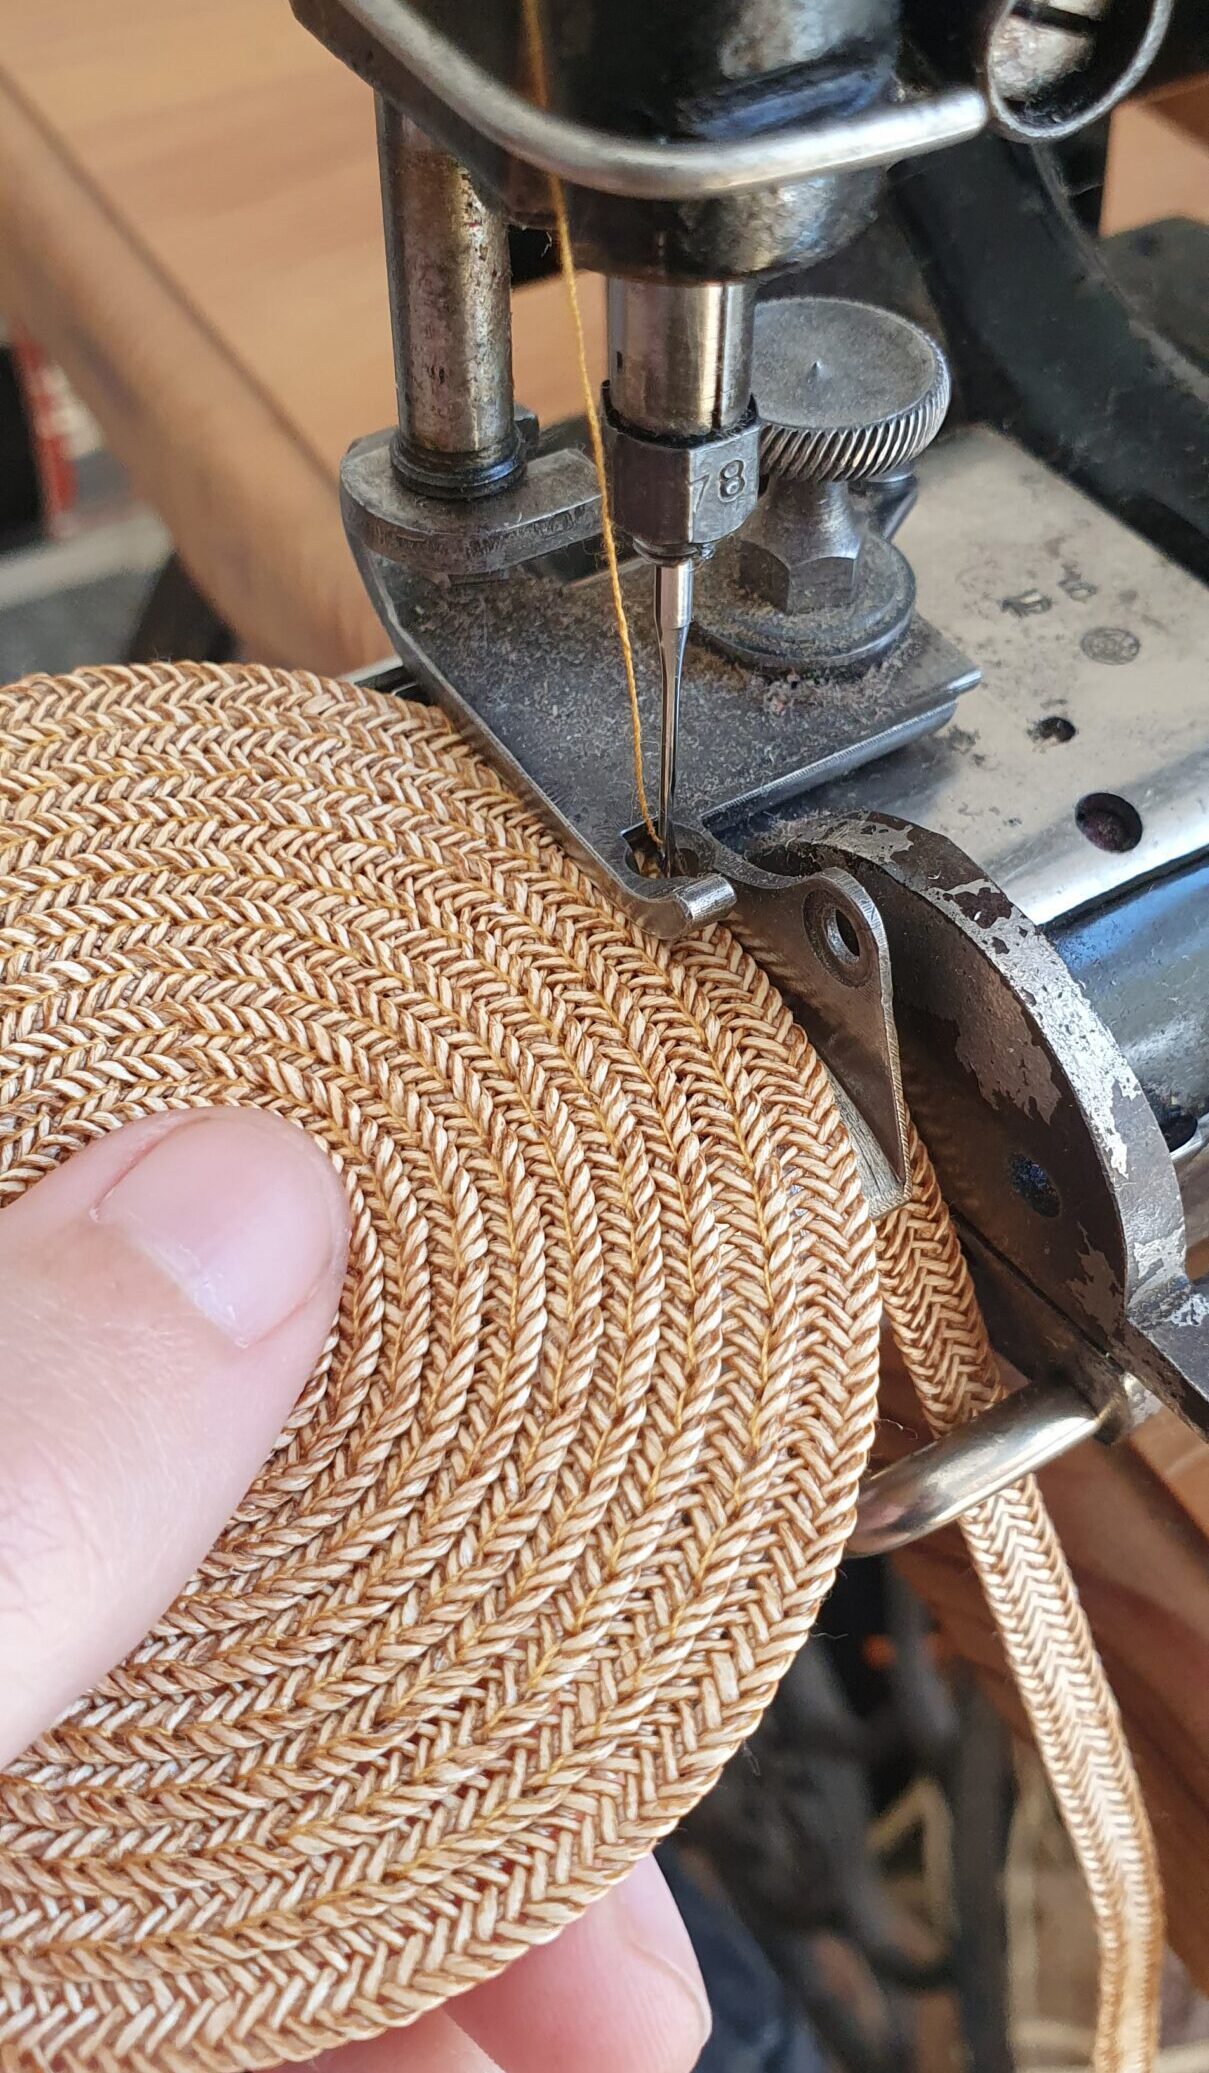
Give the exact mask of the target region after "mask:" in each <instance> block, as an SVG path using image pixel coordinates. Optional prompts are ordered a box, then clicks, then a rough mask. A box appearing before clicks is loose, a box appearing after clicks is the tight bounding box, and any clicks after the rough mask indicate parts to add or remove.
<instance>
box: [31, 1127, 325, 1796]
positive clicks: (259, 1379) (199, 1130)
mask: <svg viewBox="0 0 1209 2073" xmlns="http://www.w3.org/2000/svg"><path fill="white" fill-rule="evenodd" d="M346 1249H347V1219H346V1207H345V1198H344V1192H343V1189H342V1188H341V1185H340V1181H339V1178H338V1176H337V1174H336V1173H335V1171H334V1169H333V1168H332V1166H331V1165H330V1164H329V1162H328V1161H327V1159H325V1157H324V1155H323V1153H322V1152H321V1151H320V1150H319V1149H318V1147H317V1146H315V1145H314V1144H312V1143H311V1142H310V1141H309V1140H308V1139H307V1138H306V1137H305V1136H304V1134H303V1132H302V1131H301V1130H299V1129H296V1128H295V1127H294V1126H293V1125H292V1124H289V1123H284V1122H282V1121H281V1120H280V1119H279V1118H277V1117H275V1116H271V1115H266V1114H264V1113H262V1112H259V1111H255V1110H245V1111H240V1110H236V1109H208V1110H200V1111H198V1110H194V1111H192V1112H188V1113H185V1114H183V1115H173V1116H157V1117H153V1118H150V1119H148V1120H147V1121H145V1122H141V1123H134V1124H131V1125H129V1126H128V1127H127V1128H126V1129H123V1130H118V1131H115V1132H114V1133H113V1134H112V1135H110V1136H108V1137H106V1138H103V1139H102V1140H101V1141H100V1142H99V1143H97V1144H94V1145H90V1146H89V1148H88V1149H87V1150H86V1151H83V1152H80V1153H78V1154H77V1155H76V1156H75V1157H74V1158H72V1159H69V1160H67V1161H65V1163H64V1164H63V1165H62V1166H60V1167H58V1168H57V1169H56V1170H55V1171H54V1172H53V1173H51V1174H49V1175H48V1176H47V1177H46V1178H45V1179H44V1180H42V1181H39V1183H38V1184H37V1186H36V1187H34V1188H31V1189H30V1190H29V1191H28V1193H26V1194H25V1195H23V1196H22V1197H21V1198H20V1199H19V1200H18V1201H16V1202H14V1203H12V1204H11V1206H10V1207H8V1208H7V1209H5V1210H4V1211H3V1213H2V1214H0V1762H6V1761H8V1759H9V1758H11V1757H12V1756H14V1755H16V1754H17V1753H18V1752H19V1751H20V1750H21V1749H22V1748H23V1747H24V1746H25V1744H26V1743H27V1742H28V1741H29V1740H30V1739H31V1738H32V1737H33V1736H34V1735H36V1734H37V1733H38V1732H39V1731H40V1730H41V1729H42V1728H44V1727H46V1726H48V1725H49V1723H50V1722H51V1721H52V1720H53V1719H54V1718H55V1716H56V1714H58V1713H59V1712H61V1711H62V1709H63V1708H64V1707H65V1706H67V1705H69V1704H70V1702H71V1701H72V1700H73V1699H74V1698H76V1697H78V1696H79V1694H80V1693H81V1692H82V1691H84V1690H86V1689H87V1687H88V1686H89V1685H90V1684H92V1683H94V1682H95V1681H96V1679H97V1678H98V1677H100V1676H101V1675H102V1674H103V1673H104V1672H105V1671H106V1670H108V1669H111V1668H112V1667H113V1665H114V1664H115V1663H116V1662H119V1661H120V1660H121V1658H122V1657H123V1656H124V1655H125V1654H126V1653H127V1651H128V1650H129V1649H130V1648H132V1647H133V1646H134V1644H135V1643H136V1642H137V1641H138V1640H140V1639H141V1637H142V1636H143V1634H144V1633H145V1632H146V1631H147V1629H148V1627H149V1626H151V1625H153V1624H154V1622H155V1620H156V1619H158V1618H159V1616H160V1614H161V1613H162V1612H163V1611H164V1610H165V1608H166V1607H167V1606H168V1604H169V1603H170V1602H171V1600H172V1599H173V1597H174V1596H175V1595H176V1592H177V1591H178V1590H179V1589H180V1586H181V1585H182V1584H183V1583H184V1582H185V1580H186V1579H187V1578H188V1576H189V1575H190V1574H191V1573H192V1571H193V1570H194V1569H195V1568H196V1566H197V1564H198V1562H199V1561H200V1560H201V1558H202V1557H203V1555H204V1554H205V1553H206V1552H207V1550H208V1549H209V1548H210V1547H211V1545H212V1544H213V1542H214V1540H215V1538H216V1537H217V1535H218V1533H219V1531H220V1529H221V1527H222V1526H223V1524H224V1522H225V1520H226V1519H227V1518H228V1517H229V1515H230V1513H231V1512H232V1510H233V1509H234V1508H235V1506H236V1505H237V1504H238V1502H239V1500H240V1498H241V1497H242V1496H243V1494H244V1492H245V1490H246V1489H247V1487H248V1485H249V1483H250V1482H251V1481H252V1479H253V1477H254V1476H255V1474H256V1472H257V1470H258V1469H259V1468H260V1467H261V1465H262V1463H263V1462H264V1460H265V1458H266V1457H267V1455H268V1453H269V1450H270V1448H271V1447H272V1444H273V1441H274V1439H275V1437H276V1435H277V1433H278V1432H279V1431H280V1428H281V1426H282V1424H283V1423H284V1422H285V1420H286V1418H287V1417H288V1416H289V1413H290V1410H291V1408H292V1406H293V1404H294V1402H295V1399H296V1398H297V1396H298V1394H299V1392H300V1391H301V1389H302V1387H303V1385H304V1383H305V1382H306V1379H307V1376H308V1374H309V1372H310V1370H311V1369H312V1367H313V1365H314V1363H315V1360H316V1359H317V1357H318V1355H319V1352H320V1350H321V1348H322V1345H323V1341H324V1338H325V1335H326V1333H327V1331H328V1329H329V1327H330V1325H331V1321H332V1317H333V1314H334V1312H335V1308H336V1304H337V1301H338V1297H339V1291H340V1283H341V1279H342V1276H343V1272H344V1263H345V1253H346Z"/></svg>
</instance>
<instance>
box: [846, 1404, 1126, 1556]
mask: <svg viewBox="0 0 1209 2073" xmlns="http://www.w3.org/2000/svg"><path fill="white" fill-rule="evenodd" d="M1118 1415H1119V1407H1118V1406H1116V1405H1114V1404H1111V1403H1106V1404H1102V1405H1099V1406H1097V1405H1095V1404H1090V1403H1088V1402H1087V1400H1086V1399H1085V1398H1084V1397H1081V1396H1080V1395H1079V1393H1078V1391H1077V1390H1076V1389H1075V1388H1074V1386H1073V1385H1072V1384H1071V1383H1069V1382H1030V1383H1027V1384H1026V1386H1025V1387H1024V1388H1023V1389H1019V1390H1017V1391H1016V1392H1015V1394H1014V1395H1012V1396H1008V1397H1005V1398H1004V1400H1003V1402H1002V1403H1000V1404H996V1405H995V1406H994V1408H993V1409H992V1410H990V1411H984V1412H983V1414H982V1416H981V1417H980V1418H975V1419H973V1420H972V1421H971V1423H970V1424H969V1425H965V1426H963V1427H962V1428H961V1430H960V1431H959V1432H954V1433H950V1434H949V1436H948V1437H947V1438H946V1439H943V1440H935V1441H933V1443H932V1445H931V1446H928V1447H919V1448H917V1449H916V1451H915V1453H914V1454H908V1455H907V1456H906V1457H905V1459H904V1460H902V1461H896V1462H894V1463H893V1465H892V1466H891V1467H890V1468H883V1469H881V1470H879V1472H878V1474H877V1475H875V1476H871V1477H870V1479H869V1481H868V1482H867V1483H866V1484H865V1485H864V1488H863V1489H862V1491H861V1495H860V1502H859V1504H858V1506H857V1514H856V1530H855V1532H854V1533H853V1535H852V1538H851V1539H850V1541H849V1542H848V1553H849V1554H850V1555H886V1554H889V1553H890V1552H891V1551H892V1550H893V1549H894V1548H902V1547H906V1546H908V1545H909V1543H910V1542H911V1541H913V1540H922V1538H923V1536H924V1535H925V1534H927V1533H935V1532H937V1531H938V1530H939V1528H940V1527H942V1526H948V1525H950V1524H951V1522H952V1521H953V1520H954V1519H958V1518H960V1517H961V1514H962V1513H963V1512H965V1511H968V1510H969V1509H970V1507H971V1505H975V1504H980V1503H981V1502H982V1500H983V1499H984V1498H987V1497H994V1496H996V1495H997V1493H998V1492H999V1491H1000V1490H1007V1489H1010V1488H1011V1486H1012V1484H1013V1483H1018V1482H1020V1481H1021V1479H1022V1478H1023V1477H1024V1476H1029V1475H1033V1474H1035V1472H1036V1471H1037V1470H1038V1469H1041V1468H1044V1467H1045V1466H1046V1465H1047V1463H1049V1462H1051V1461H1057V1460H1058V1458H1059V1457H1060V1456H1061V1455H1063V1454H1069V1452H1070V1450H1071V1448H1072V1447H1077V1446H1078V1445H1079V1444H1080V1443H1081V1441H1083V1440H1087V1439H1091V1438H1092V1437H1093V1435H1094V1434H1095V1433H1098V1432H1099V1431H1101V1430H1102V1428H1103V1427H1104V1426H1105V1425H1107V1424H1108V1423H1109V1421H1110V1420H1111V1419H1113V1418H1115V1417H1117V1416H1118Z"/></svg>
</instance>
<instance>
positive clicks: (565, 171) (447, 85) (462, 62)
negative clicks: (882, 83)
mask: <svg viewBox="0 0 1209 2073" xmlns="http://www.w3.org/2000/svg"><path fill="white" fill-rule="evenodd" d="M341 5H342V12H343V13H344V14H345V15H347V16H348V17H349V19H350V20H352V21H355V22H357V23H359V24H360V26H361V27H362V28H363V29H365V30H367V31H368V32H369V33H370V34H371V35H372V36H373V37H374V38H375V39H376V40H377V42H378V43H379V44H380V45H381V47H382V48H383V49H384V50H386V51H388V52H389V53H390V55H391V56H392V57H393V58H395V59H397V61H398V62H399V63H400V64H401V65H404V66H406V68H407V71H408V72H409V73H410V74H411V76H412V78H413V79H415V80H416V81H417V83H418V84H419V85H420V86H422V87H425V88H427V90H428V91H429V92H430V93H432V94H434V95H435V96H436V98H437V99H438V100H440V101H443V102H444V104H445V106H446V107H447V108H450V109H452V110H453V112H454V114H455V115H459V116H461V117H462V119H463V120H464V121H466V122H469V123H471V124H472V125H473V127H474V128H475V129H476V130H478V131H479V132H480V133H481V134H482V135H483V136H485V137H489V138H490V139H491V141H492V143H494V144H499V145H500V146H502V148H503V149H504V150H506V151H510V152H512V153H513V154H514V155H515V156H516V157H517V158H520V159H523V160H524V161H525V162H526V164H528V165H533V166H538V167H540V168H541V169H542V171H543V172H547V173H555V174H557V175H558V177H559V178H560V179H563V180H569V181H571V182H572V183H573V184H574V185H577V186H580V187H591V188H594V189H596V190H597V191H599V192H600V193H603V194H621V195H628V196H631V197H634V198H638V199H642V200H647V201H700V200H704V199H705V198H706V197H707V196H710V195H719V194H741V193H743V192H745V191H746V190H748V189H751V188H756V187H771V186H775V185H776V184H777V183H778V182H780V181H783V180H805V179H810V178H812V177H813V176H814V175H815V174H816V173H844V172H852V171H855V170H856V169H857V168H858V167H860V166H888V165H893V164H894V163H895V162H896V160H898V159H902V158H915V157H917V156H918V155H919V154H920V153H921V152H924V151H935V150H938V149H939V148H940V147H941V146H942V145H946V144H960V143H963V142H964V141H965V139H966V138H967V137H974V136H977V134H978V132H979V131H980V130H982V129H984V128H985V127H986V121H987V105H986V102H985V100H984V99H983V97H982V95H981V94H980V93H979V92H978V91H977V90H976V89H975V88H974V87H971V86H955V87H947V88H945V89H944V90H943V91H941V92H939V93H934V94H928V95H921V96H919V97H918V98H913V99H911V100H907V101H898V102H892V103H890V104H889V105H888V106H884V107H879V108H869V109H866V110H865V111H864V112H863V113H862V114H860V115H853V116H847V117H845V118H844V119H843V120H841V121H838V122H823V123H811V124H809V125H807V126H805V127H799V128H797V129H790V130H774V131H772V132H771V133H770V134H768V135H765V136H759V137H740V138H734V139H731V140H730V141H728V142H717V143H715V142H710V143H652V142H649V141H648V140H647V139H645V138H641V137H627V136H623V135H620V134H618V133H617V132H616V131H613V130H599V129H593V128H591V127H590V126H589V125H588V124H587V123H582V122H569V121H568V120H567V119H566V118H565V117H564V116H561V115H552V114H551V113H550V112H549V111H548V110H547V109H545V108H538V107H537V106H535V104H534V103H533V102H532V101H527V100H526V99H525V97H524V95H523V94H518V93H517V92H516V91H515V89H514V88H512V87H510V86H506V85H505V83H504V81H503V80H501V79H497V78H496V77H495V75H494V73H491V72H488V71H486V70H485V68H484V67H483V66H482V65H480V64H478V63H476V61H475V60H474V59H473V58H472V57H469V56H468V55H467V53H466V52H465V51H464V50H462V49H461V48H460V46H459V45H458V44H456V43H454V42H453V41H452V40H451V39H450V38H449V37H448V36H443V35H442V34H441V32H440V30H439V29H434V28H433V26H432V24H431V22H428V21H425V19H424V18H423V16H422V15H420V14H417V13H416V11H415V9H414V8H413V7H411V6H409V5H407V0H341Z"/></svg>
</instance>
